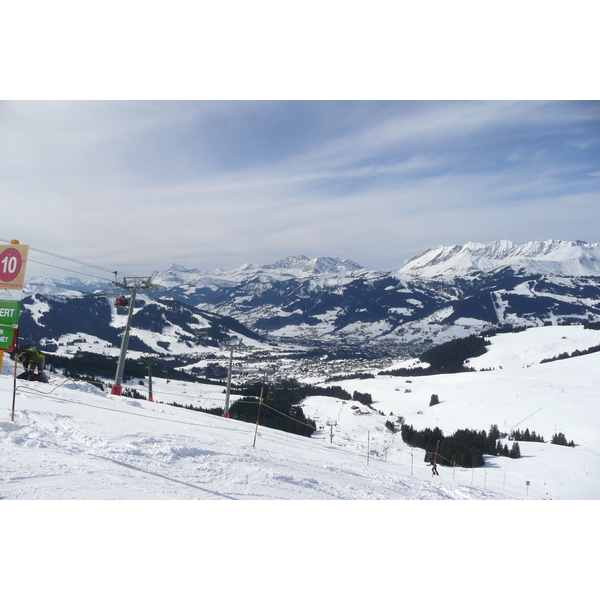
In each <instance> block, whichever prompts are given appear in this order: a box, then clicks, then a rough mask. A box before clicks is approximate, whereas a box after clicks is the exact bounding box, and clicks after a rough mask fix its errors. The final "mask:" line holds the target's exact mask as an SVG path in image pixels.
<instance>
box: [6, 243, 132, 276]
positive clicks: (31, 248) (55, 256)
mask: <svg viewBox="0 0 600 600" xmlns="http://www.w3.org/2000/svg"><path fill="white" fill-rule="evenodd" d="M0 242H7V243H11V242H12V240H8V239H5V238H0ZM29 250H33V251H34V252H39V253H41V254H47V255H48V256H53V257H54V258H59V259H61V260H66V261H70V262H74V263H77V264H79V265H83V266H85V267H90V268H92V269H98V270H99V271H105V272H106V273H111V274H112V275H113V276H114V278H115V279H116V278H117V275H118V273H119V271H116V270H115V269H110V268H108V267H103V266H100V265H95V264H93V263H90V262H86V261H83V260H79V259H77V258H71V257H69V256H63V255H61V254H56V253H55V252H49V251H48V250H42V249H41V248H34V247H33V246H29ZM27 260H28V261H29V262H33V263H37V264H40V265H44V266H47V267H53V268H55V269H62V270H64V271H71V269H67V268H65V267H59V266H58V265H52V264H48V263H43V262H39V261H35V260H32V259H31V258H28V259H27ZM71 272H72V273H78V274H79V275H86V276H87V277H95V278H96V279H105V278H103V277H99V276H96V275H88V274H87V273H81V272H79V271H71ZM124 275H126V276H128V277H133V275H127V274H126V273H125V274H124ZM107 281H112V279H107Z"/></svg>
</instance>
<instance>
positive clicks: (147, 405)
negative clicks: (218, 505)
mask: <svg viewBox="0 0 600 600" xmlns="http://www.w3.org/2000/svg"><path fill="white" fill-rule="evenodd" d="M491 341H492V345H491V346H490V347H489V350H488V352H487V353H486V354H485V355H483V356H481V357H479V358H477V359H472V360H471V365H472V366H474V367H476V368H485V369H488V368H491V367H494V366H497V365H502V368H494V369H493V370H486V371H479V372H472V373H461V374H453V375H438V376H432V377H421V378H418V377H415V378H412V379H411V380H410V382H409V381H408V380H406V379H404V378H398V377H388V376H378V377H376V378H375V379H366V380H346V381H343V382H341V383H339V385H341V386H342V387H344V388H345V389H347V390H348V391H349V392H353V391H355V390H356V391H360V392H363V393H364V392H368V393H370V394H371V395H372V397H373V400H374V403H373V405H372V407H371V408H367V407H366V406H364V405H362V404H359V403H356V402H353V401H343V400H339V399H336V398H327V397H320V396H317V397H310V398H307V399H306V400H305V401H304V402H303V409H304V412H305V414H306V415H307V416H309V417H311V418H313V419H314V420H315V421H316V422H317V426H318V430H317V432H316V433H315V434H314V435H313V437H312V438H310V439H309V438H304V437H299V436H294V435H290V434H286V433H283V432H280V431H276V430H272V429H268V428H266V427H261V426H260V425H259V427H258V428H256V426H255V425H254V424H249V423H242V422H239V421H234V420H228V419H223V418H222V417H216V416H212V415H208V414H205V413H199V412H196V411H190V410H185V409H182V408H177V407H173V406H170V405H169V403H171V402H177V403H180V404H192V405H194V406H199V407H204V408H208V407H211V406H223V401H224V394H223V389H222V388H221V387H218V386H207V385H201V384H192V383H183V382H178V381H171V382H170V383H167V382H166V381H165V380H163V379H160V378H154V382H153V383H154V398H155V400H156V402H147V401H145V400H134V399H130V398H125V397H115V396H111V395H110V394H107V393H105V392H102V391H100V390H98V389H97V388H95V387H94V386H92V385H90V384H87V383H81V382H79V383H75V382H72V381H70V380H67V379H64V378H62V377H61V376H58V375H53V376H51V381H50V383H49V384H42V383H35V382H25V381H23V380H17V387H16V391H13V386H14V380H13V374H12V365H10V363H9V362H8V361H7V358H8V357H5V365H4V368H3V374H2V377H1V378H0V394H1V395H2V397H3V398H4V400H3V404H4V409H2V412H1V413H0V448H1V451H2V454H1V459H0V497H2V498H8V499H45V500H54V499H98V500H104V499H228V498H236V499H286V500H298V499H323V500H325V499H353V500H357V499H501V498H518V499H535V500H545V499H553V500H564V499H568V500H597V499H600V478H599V477H598V473H599V472H600V413H599V410H598V403H599V401H600V400H599V398H598V390H600V362H599V359H598V357H599V356H600V355H599V354H590V355H586V356H580V357H577V358H571V359H567V360H561V361H555V362H551V363H546V364H536V362H539V359H540V358H544V357H548V356H553V355H556V354H559V353H560V352H562V351H572V350H573V349H576V348H580V349H581V348H585V347H589V346H592V345H595V344H597V343H598V342H599V341H600V332H597V331H589V330H583V328H582V327H579V326H574V327H543V328H539V329H530V330H527V331H525V332H521V333H518V334H505V335H498V336H496V337H493V338H491ZM133 387H136V388H137V389H139V390H140V391H142V392H143V393H145V392H146V389H145V387H144V386H140V385H135V386H133ZM432 394H437V395H438V397H439V398H440V404H438V405H436V406H433V407H430V406H429V400H430V398H431V395H432ZM13 397H14V400H15V413H14V421H13V420H12V411H11V409H12V400H13ZM231 400H232V402H233V401H234V400H235V396H232V399H231ZM399 417H403V418H404V420H405V422H407V423H409V424H411V425H413V426H414V427H415V428H417V429H423V428H425V427H431V428H433V427H436V426H437V427H440V428H441V429H442V430H443V431H444V433H446V434H447V435H449V434H452V433H453V432H454V431H455V430H456V429H459V428H472V429H478V430H479V429H484V430H486V431H487V430H488V429H489V428H490V426H491V425H492V424H496V425H498V427H499V429H500V431H501V432H506V433H509V432H510V431H511V429H520V430H524V429H525V428H529V430H530V431H535V432H536V433H537V434H541V435H543V436H544V438H545V440H546V441H547V442H549V441H550V439H551V438H552V435H553V434H554V433H556V432H562V433H564V434H565V436H566V437H567V440H569V441H570V440H573V441H574V442H575V444H576V446H575V447H565V446H557V445H552V444H549V443H544V444H542V443H535V442H520V447H521V453H522V455H523V456H522V458H520V459H510V458H503V457H486V465H485V467H482V468H479V469H463V468H458V467H457V468H444V467H440V476H439V477H436V478H433V477H432V475H431V472H430V470H429V469H428V468H427V465H426V464H425V463H424V461H423V455H424V453H423V451H422V450H420V449H418V448H414V449H413V448H410V447H408V446H406V445H405V444H404V443H403V442H402V440H401V439H400V435H399V434H395V435H394V434H392V433H391V431H390V430H389V429H388V428H386V427H385V422H386V421H388V420H389V421H393V422H397V420H398V418H399ZM256 432H257V435H256V439H255V433H256ZM527 482H529V484H527Z"/></svg>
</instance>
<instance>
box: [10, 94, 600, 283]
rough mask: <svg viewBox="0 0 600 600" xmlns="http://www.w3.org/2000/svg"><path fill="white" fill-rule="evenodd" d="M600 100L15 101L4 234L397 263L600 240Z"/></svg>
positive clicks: (158, 264) (136, 264)
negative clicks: (501, 247) (428, 252)
mask: <svg viewBox="0 0 600 600" xmlns="http://www.w3.org/2000/svg"><path fill="white" fill-rule="evenodd" d="M599 108H600V104H599V103H596V102H4V103H0V194H1V197H2V199H3V204H4V205H6V206H8V207H9V210H10V219H7V220H5V221H4V232H3V237H5V238H17V239H20V240H21V241H22V242H23V243H29V244H31V245H33V246H35V247H39V248H45V249H49V250H52V251H55V252H58V253H61V254H65V255H69V256H75V257H77V258H81V259H84V260H89V261H92V262H96V263H97V264H103V265H107V266H110V267H112V266H115V268H117V267H118V268H121V269H123V270H126V271H129V272H130V271H131V270H136V269H137V270H142V271H151V270H154V269H160V268H165V267H166V266H167V265H168V264H169V263H170V262H179V263H183V264H184V265H186V266H189V267H198V268H211V267H227V268H228V267H235V266H237V265H239V264H242V263H244V262H273V261H275V260H277V259H278V258H281V257H283V256H286V255H289V254H298V253H302V254H307V255H322V254H325V255H335V256H340V257H341V258H344V257H347V258H351V259H353V260H356V261H358V262H362V263H363V264H365V265H366V266H369V267H372V268H382V269H391V268H395V267H399V266H401V264H402V263H403V261H404V259H406V258H409V257H410V256H411V255H412V254H414V253H415V252H420V251H422V250H424V249H426V248H427V247H432V246H438V245H440V244H448V243H464V242H466V241H482V242H488V241H493V240H494V239H513V240H514V241H515V242H519V243H522V242H525V241H529V240H530V239H541V238H543V239H548V238H563V239H571V238H573V239H588V241H597V240H594V236H596V235H597V234H596V233H595V223H597V222H598V220H597V218H598V217H599V216H600V215H599V214H598V209H597V208H596V204H597V201H596V202H594V201H592V199H593V198H596V199H597V194H598V191H599V190H598V180H597V177H598V176H600V171H598V170H597V168H598V157H599V151H598V150H599V148H600V143H599V141H600V136H599V135H598V132H599V131H600V130H599V127H598V125H599V120H600V117H599V114H600V113H599V110H598V109H599ZM24 206H27V208H28V211H24V210H22V207H24ZM32 214H33V215H35V217H34V218H32V217H31V215H32Z"/></svg>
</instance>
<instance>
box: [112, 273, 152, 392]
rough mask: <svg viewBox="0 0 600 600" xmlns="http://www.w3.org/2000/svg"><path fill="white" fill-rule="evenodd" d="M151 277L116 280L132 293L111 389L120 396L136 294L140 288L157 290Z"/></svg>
mask: <svg viewBox="0 0 600 600" xmlns="http://www.w3.org/2000/svg"><path fill="white" fill-rule="evenodd" d="M150 279H151V277H123V281H122V282H121V281H114V282H113V285H115V286H116V287H118V288H121V289H122V290H125V291H127V292H130V293H131V299H130V300H129V310H128V311H127V323H126V325H125V331H124V332H123V339H122V340H121V352H120V354H119V362H118V364H117V373H116V375H115V383H114V385H113V386H112V389H111V390H110V393H111V394H114V395H115V396H120V395H121V391H122V390H123V386H122V383H123V371H124V369H125V358H126V356H127V346H128V345H129V330H130V329H131V317H132V315H133V306H134V304H135V295H136V293H137V291H138V290H155V289H158V288H157V287H156V286H155V285H152V284H151V283H150Z"/></svg>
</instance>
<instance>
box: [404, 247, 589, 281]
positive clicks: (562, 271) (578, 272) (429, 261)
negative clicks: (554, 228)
mask: <svg viewBox="0 0 600 600" xmlns="http://www.w3.org/2000/svg"><path fill="white" fill-rule="evenodd" d="M506 266H510V267H511V268H513V269H515V270H522V271H523V272H525V273H529V274H543V275H559V276H567V277H585V276H596V277H597V276H600V244H588V243H586V242H582V241H579V240H578V241H576V242H561V241H555V240H547V241H545V242H528V243H527V244H522V245H518V244H515V243H513V242H510V241H508V240H503V241H500V242H493V243H491V244H479V243H473V242H469V243H468V244H465V245H464V246H459V245H455V246H440V247H439V248H435V249H430V250H427V251H425V252H423V254H421V255H419V256H416V257H414V258H412V259H410V260H409V261H408V262H407V263H406V265H405V266H404V267H402V269H400V271H399V272H400V273H402V274H405V275H410V276H419V277H445V278H452V277H456V276H465V275H470V274H472V273H476V272H481V271H492V270H494V269H497V268H498V267H506Z"/></svg>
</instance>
